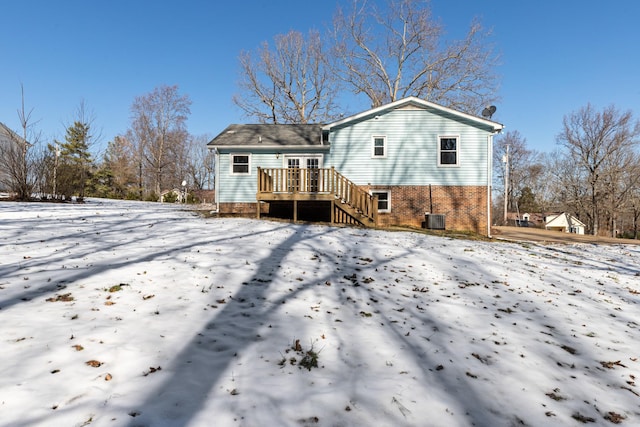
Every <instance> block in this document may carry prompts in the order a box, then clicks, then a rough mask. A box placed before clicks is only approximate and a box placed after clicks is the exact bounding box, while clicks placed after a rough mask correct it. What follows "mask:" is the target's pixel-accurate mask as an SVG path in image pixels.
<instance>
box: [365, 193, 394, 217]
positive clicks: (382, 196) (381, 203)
mask: <svg viewBox="0 0 640 427" xmlns="http://www.w3.org/2000/svg"><path fill="white" fill-rule="evenodd" d="M370 193H371V195H372V196H377V197H378V212H391V192H390V191H386V190H371V192H370Z"/></svg>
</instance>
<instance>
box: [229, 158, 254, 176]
mask: <svg viewBox="0 0 640 427" xmlns="http://www.w3.org/2000/svg"><path fill="white" fill-rule="evenodd" d="M250 170H251V155H250V154H231V174H232V175H249V173H250V172H249V171H250Z"/></svg>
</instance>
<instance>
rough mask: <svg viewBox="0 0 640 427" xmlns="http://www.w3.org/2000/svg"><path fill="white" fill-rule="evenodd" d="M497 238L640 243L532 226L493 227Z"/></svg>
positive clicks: (534, 240)
mask: <svg viewBox="0 0 640 427" xmlns="http://www.w3.org/2000/svg"><path fill="white" fill-rule="evenodd" d="M491 233H492V236H493V238H495V239H503V240H511V241H517V242H522V241H528V242H541V243H595V244H617V245H620V244H630V245H640V240H632V239H616V238H613V237H601V236H591V235H584V234H575V233H563V232H561V231H551V230H543V229H540V228H531V227H491Z"/></svg>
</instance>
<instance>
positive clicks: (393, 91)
mask: <svg viewBox="0 0 640 427" xmlns="http://www.w3.org/2000/svg"><path fill="white" fill-rule="evenodd" d="M489 36H490V33H489V32H486V31H484V30H483V28H482V26H481V25H480V23H479V22H477V21H474V22H472V23H471V25H470V27H469V31H468V32H467V34H466V36H465V37H464V38H463V39H461V40H452V41H446V40H444V27H443V25H442V24H441V23H440V22H438V21H437V20H436V19H434V18H433V17H432V15H431V10H430V8H429V4H428V2H425V1H422V0H389V1H388V2H387V4H386V7H385V8H378V7H377V6H376V4H374V3H373V2H368V1H367V0H353V1H352V3H351V8H350V9H349V10H346V11H345V10H343V9H341V8H340V9H338V12H337V13H336V15H335V17H334V22H333V39H334V45H333V55H335V57H336V58H337V61H336V72H337V74H338V75H340V76H341V77H342V79H343V80H344V81H345V82H346V83H347V85H348V86H350V87H351V88H352V89H353V91H354V92H355V93H356V94H360V93H362V94H365V95H366V96H367V97H368V98H369V99H370V101H371V105H372V107H377V106H380V105H382V104H384V103H387V102H391V101H395V100H397V99H401V98H404V97H406V96H417V97H419V98H423V99H426V100H428V101H432V102H436V103H439V104H441V105H444V106H447V107H451V108H455V109H458V110H461V111H464V112H467V113H470V114H477V113H478V112H479V111H481V109H482V107H484V106H486V105H487V104H488V103H491V102H493V101H495V100H496V90H497V80H498V79H497V76H496V75H495V73H494V68H495V66H496V65H497V62H498V56H497V55H496V54H495V53H494V51H493V48H492V45H491V43H489Z"/></svg>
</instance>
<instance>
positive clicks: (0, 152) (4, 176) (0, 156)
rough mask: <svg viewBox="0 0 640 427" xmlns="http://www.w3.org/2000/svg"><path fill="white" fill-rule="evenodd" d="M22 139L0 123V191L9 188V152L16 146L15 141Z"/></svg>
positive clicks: (10, 156)
mask: <svg viewBox="0 0 640 427" xmlns="http://www.w3.org/2000/svg"><path fill="white" fill-rule="evenodd" d="M21 141H24V140H23V139H22V138H21V137H20V136H18V134H16V133H15V132H14V131H12V130H11V129H9V128H8V127H7V126H5V125H4V124H3V123H0V192H6V191H8V190H9V187H10V182H11V176H10V175H9V174H8V173H7V169H8V166H9V165H8V164H7V163H6V162H9V161H10V159H11V158H12V157H13V156H12V155H11V153H12V152H13V150H15V149H16V148H17V146H16V142H21Z"/></svg>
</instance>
